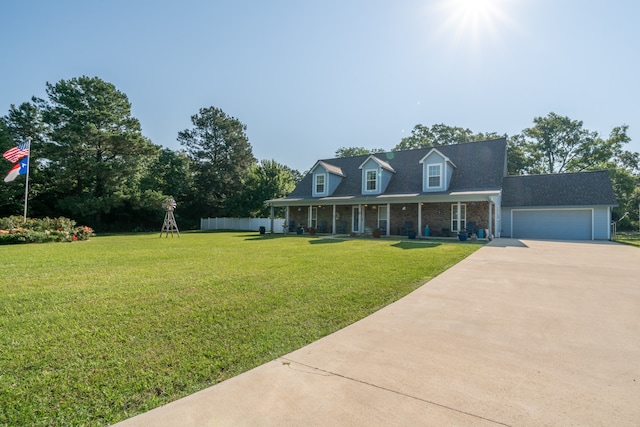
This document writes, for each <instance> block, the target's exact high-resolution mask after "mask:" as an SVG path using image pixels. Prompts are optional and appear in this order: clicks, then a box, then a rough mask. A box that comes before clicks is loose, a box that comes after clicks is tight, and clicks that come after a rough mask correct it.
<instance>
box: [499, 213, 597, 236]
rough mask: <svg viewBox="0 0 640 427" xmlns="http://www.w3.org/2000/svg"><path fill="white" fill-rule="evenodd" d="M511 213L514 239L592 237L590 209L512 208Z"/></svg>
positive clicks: (591, 214)
mask: <svg viewBox="0 0 640 427" xmlns="http://www.w3.org/2000/svg"><path fill="white" fill-rule="evenodd" d="M511 215H512V218H511V223H512V225H511V226H512V228H513V230H512V235H513V236H512V237H514V238H516V239H562V240H591V239H593V210H592V209H531V210H528V209H514V210H512V211H511Z"/></svg>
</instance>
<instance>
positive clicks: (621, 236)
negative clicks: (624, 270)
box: [614, 231, 640, 248]
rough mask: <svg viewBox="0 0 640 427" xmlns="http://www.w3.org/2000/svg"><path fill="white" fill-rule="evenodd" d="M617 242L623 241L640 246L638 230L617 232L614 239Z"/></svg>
mask: <svg viewBox="0 0 640 427" xmlns="http://www.w3.org/2000/svg"><path fill="white" fill-rule="evenodd" d="M614 240H615V241H616V242H618V243H625V244H627V245H633V246H637V247H639V248H640V232H637V231H636V232H624V233H618V234H617V235H616V237H615V239H614Z"/></svg>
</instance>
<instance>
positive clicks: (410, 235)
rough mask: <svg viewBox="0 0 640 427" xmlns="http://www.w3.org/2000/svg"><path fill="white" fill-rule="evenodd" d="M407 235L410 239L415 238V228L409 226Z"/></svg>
mask: <svg viewBox="0 0 640 427" xmlns="http://www.w3.org/2000/svg"><path fill="white" fill-rule="evenodd" d="M407 237H408V238H410V239H415V238H416V229H415V228H410V229H409V230H407Z"/></svg>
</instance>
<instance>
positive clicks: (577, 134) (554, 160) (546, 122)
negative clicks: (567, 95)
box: [521, 113, 630, 173]
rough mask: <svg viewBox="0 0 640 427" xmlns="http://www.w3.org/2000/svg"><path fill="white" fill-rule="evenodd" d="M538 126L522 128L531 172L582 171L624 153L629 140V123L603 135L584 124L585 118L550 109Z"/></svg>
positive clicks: (523, 141)
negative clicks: (605, 135)
mask: <svg viewBox="0 0 640 427" xmlns="http://www.w3.org/2000/svg"><path fill="white" fill-rule="evenodd" d="M533 122H534V123H535V126H533V127H531V128H527V129H525V130H523V131H522V135H523V137H524V138H523V140H522V144H521V147H522V149H523V151H524V152H526V153H527V156H528V157H529V158H530V162H531V165H530V166H529V167H528V171H527V172H529V173H562V172H580V171H584V170H589V169H593V167H594V165H602V164H603V163H606V162H608V161H609V160H611V159H613V158H615V157H616V156H618V155H620V154H621V153H622V146H623V144H625V143H627V142H629V140H630V139H629V137H628V136H627V134H626V132H627V128H628V127H627V126H619V127H616V128H614V129H613V130H612V131H611V134H610V136H609V138H607V139H602V138H601V137H600V136H599V135H598V133H597V132H592V131H589V130H587V129H584V128H583V123H582V121H579V120H571V119H570V118H568V117H566V116H559V115H557V114H555V113H549V114H548V115H547V116H546V117H536V118H535V119H534V120H533Z"/></svg>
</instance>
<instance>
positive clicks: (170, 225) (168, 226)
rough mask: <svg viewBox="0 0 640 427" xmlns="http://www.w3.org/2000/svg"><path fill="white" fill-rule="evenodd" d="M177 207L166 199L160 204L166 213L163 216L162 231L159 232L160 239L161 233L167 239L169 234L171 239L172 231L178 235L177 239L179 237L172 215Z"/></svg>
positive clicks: (173, 202)
mask: <svg viewBox="0 0 640 427" xmlns="http://www.w3.org/2000/svg"><path fill="white" fill-rule="evenodd" d="M177 206H178V204H177V203H176V201H175V200H173V199H167V200H165V201H164V202H162V207H163V208H164V209H165V210H166V211H167V213H166V214H165V216H164V223H163V224H162V230H160V237H162V233H166V235H165V237H169V233H171V237H173V232H174V231H175V232H176V233H178V237H180V231H179V230H178V224H177V223H176V217H175V216H174V215H173V211H174V210H175V209H176V207H177Z"/></svg>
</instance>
